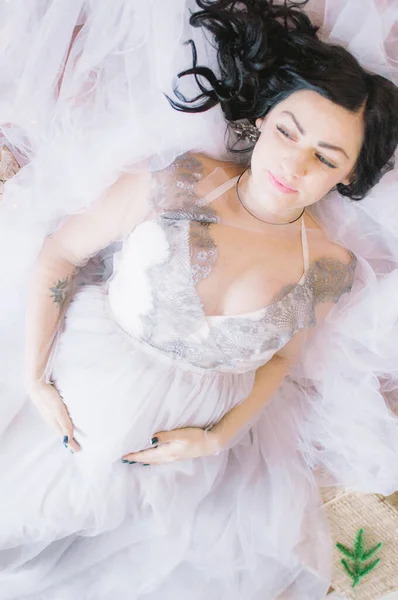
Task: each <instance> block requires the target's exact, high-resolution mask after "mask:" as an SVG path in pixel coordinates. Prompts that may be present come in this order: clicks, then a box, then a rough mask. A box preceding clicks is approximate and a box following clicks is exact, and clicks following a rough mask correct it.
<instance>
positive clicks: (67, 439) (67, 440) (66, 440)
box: [62, 435, 69, 444]
mask: <svg viewBox="0 0 398 600" xmlns="http://www.w3.org/2000/svg"><path fill="white" fill-rule="evenodd" d="M62 441H63V442H64V444H67V443H68V442H69V438H68V436H67V435H64V439H63V440H62Z"/></svg>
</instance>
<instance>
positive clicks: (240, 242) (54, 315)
mask: <svg viewBox="0 0 398 600" xmlns="http://www.w3.org/2000/svg"><path fill="white" fill-rule="evenodd" d="M197 4H198V6H197V8H198V9H199V10H198V11H197V12H196V13H195V14H194V15H193V16H192V19H191V25H192V26H193V27H198V26H200V27H204V28H205V29H207V30H208V31H209V32H211V34H212V36H213V38H212V40H213V43H214V44H215V45H216V47H217V50H218V54H217V58H218V64H217V65H215V66H214V67H213V69H210V68H209V67H202V66H198V65H197V62H196V56H195V52H194V66H193V68H192V69H189V70H186V71H184V73H182V74H181V77H182V79H183V78H184V75H192V74H193V75H194V76H195V78H196V81H197V84H198V85H199V87H200V94H199V96H198V97H196V98H195V100H194V101H193V102H191V103H190V102H189V101H188V100H187V99H186V97H184V96H182V93H181V92H179V100H178V102H177V101H174V100H171V102H172V103H173V105H174V107H175V108H179V109H181V110H188V111H189V110H190V108H191V109H192V112H195V111H203V110H207V109H210V108H211V107H213V106H215V105H216V104H218V103H220V104H221V107H222V110H223V112H224V114H225V117H226V119H227V121H228V122H229V129H230V134H231V137H230V141H229V146H230V147H231V149H233V150H235V151H236V150H244V151H246V154H244V156H245V157H246V158H245V159H244V160H243V161H242V160H240V161H234V160H233V159H234V157H235V156H236V153H235V154H234V153H233V152H231V153H230V155H229V157H228V158H229V160H224V159H220V158H214V157H210V156H208V155H206V154H203V153H199V152H197V151H191V152H186V153H184V154H182V155H179V156H178V157H177V158H176V159H175V160H174V161H173V162H172V163H171V164H170V165H169V166H167V167H166V168H161V169H158V168H156V164H154V162H153V161H152V160H151V158H150V157H148V158H146V159H145V160H143V161H142V162H141V163H140V164H139V165H138V166H137V167H136V168H135V172H134V173H124V174H123V175H122V176H120V177H119V178H118V179H117V180H116V181H115V182H114V183H113V184H112V185H111V186H110V187H109V189H108V190H107V191H106V192H105V193H104V194H103V195H102V196H101V198H100V199H99V200H97V201H96V202H94V203H93V204H92V206H91V207H90V208H89V210H87V211H84V212H80V213H79V214H73V215H70V216H68V217H67V218H65V219H63V220H62V221H61V222H60V224H59V226H58V227H57V228H55V229H54V231H53V232H52V233H51V234H50V235H47V237H46V239H45V240H44V243H43V244H42V247H41V249H40V252H39V254H38V256H37V259H36V260H35V264H34V268H33V270H32V272H31V273H30V284H29V293H28V302H27V314H26V371H25V382H24V383H25V385H26V387H27V391H28V394H29V397H30V400H31V402H29V403H26V404H25V405H24V406H23V407H22V408H21V410H19V411H18V413H17V414H16V416H15V418H14V420H13V421H12V422H11V423H10V425H9V427H8V428H7V429H6V431H5V432H4V435H3V436H2V440H1V441H2V449H3V455H2V456H1V458H0V469H1V481H2V487H1V491H0V507H1V515H2V520H1V526H0V537H1V540H0V547H1V549H2V550H1V555H0V556H1V566H2V570H1V574H0V582H1V586H0V598H4V599H6V598H19V599H21V598H30V599H33V598H35V599H39V598H68V599H69V598H76V597H79V598H87V599H89V598H95V599H96V600H99V599H105V598H118V600H119V599H124V598H126V599H127V598H129V599H131V598H134V599H141V598H148V599H149V598H151V599H155V598H156V599H158V598H170V599H171V598H173V600H175V599H179V598H181V599H182V598H183V597H184V598H186V597H189V598H190V599H198V600H202V599H204V598H206V599H213V598H214V599H220V598H222V599H224V598H225V599H227V598H228V599H236V600H241V599H242V598H245V600H246V599H250V600H257V599H260V598H261V599H264V598H267V599H270V600H271V599H277V598H279V599H293V598H294V599H298V598H303V599H304V598H305V599H313V600H315V599H320V598H323V597H325V595H326V593H327V590H328V586H329V578H330V541H329V538H328V534H327V526H326V523H325V517H324V515H323V512H322V511H321V508H320V500H319V494H318V491H317V481H316V477H315V475H316V474H315V472H314V470H313V469H312V467H314V462H316V463H317V465H316V466H319V465H321V466H323V467H327V468H328V469H329V471H330V473H331V474H332V475H334V476H335V478H336V479H338V478H339V475H341V474H343V475H344V473H345V472H346V471H344V469H345V467H344V466H341V464H340V463H341V462H342V461H343V460H345V461H346V462H348V463H349V462H350V460H353V461H355V460H357V457H358V452H356V453H353V454H352V456H344V457H343V458H342V457H341V455H339V453H338V452H339V448H337V449H336V448H335V447H333V443H334V442H335V441H336V439H337V441H338V442H340V441H341V440H340V437H339V434H340V436H341V431H339V428H340V427H342V428H344V423H343V422H340V421H339V419H340V418H341V415H340V414H339V405H338V403H337V401H336V404H335V405H333V406H331V405H329V406H328V404H327V403H322V402H320V404H319V406H318V407H317V406H316V404H314V403H312V402H311V399H312V398H314V397H316V396H315V394H314V392H313V390H314V389H316V388H317V386H320V387H321V386H322V380H327V373H326V374H325V375H323V374H324V371H325V370H326V371H330V372H333V373H335V372H336V366H333V365H328V364H327V356H328V351H329V348H328V347H327V343H326V347H325V340H326V341H327V340H328V337H327V333H325V334H323V333H322V332H323V331H324V329H323V328H322V330H321V335H319V328H320V326H321V325H322V324H323V323H324V320H325V317H326V315H328V313H329V311H330V310H331V308H332V307H333V306H334V305H335V304H336V303H337V302H339V306H340V307H342V306H344V307H345V308H346V312H347V315H348V317H347V318H348V319H353V320H355V318H356V317H357V315H356V314H353V313H351V312H350V294H349V292H350V291H351V290H352V288H353V285H357V284H356V283H355V281H356V279H355V278H356V271H357V273H358V272H359V273H360V275H361V273H362V270H363V268H364V267H363V265H359V267H358V259H357V257H356V256H355V254H354V253H353V252H352V251H350V250H348V249H346V248H345V247H344V246H343V245H341V244H339V243H336V242H334V241H332V240H331V239H329V237H328V236H327V234H326V233H325V232H324V230H323V229H322V227H321V226H320V225H319V223H318V221H317V219H316V217H314V215H313V209H314V208H315V207H316V205H317V204H318V203H319V202H320V201H321V199H323V198H325V197H326V199H327V196H328V194H329V193H330V192H331V190H333V189H335V188H337V189H338V191H339V192H340V194H341V195H343V196H346V197H347V198H349V199H351V200H360V199H362V198H364V196H365V195H366V194H367V193H368V192H369V191H370V190H371V188H372V187H373V186H374V185H375V184H376V183H377V182H378V181H379V179H380V177H381V176H382V174H383V173H384V172H386V171H388V170H390V169H391V168H392V164H393V154H394V151H395V149H396V147H397V143H398V126H397V122H396V114H397V108H398V90H397V88H396V87H395V86H394V85H393V84H392V83H391V82H390V81H388V80H387V79H385V78H383V77H381V76H378V75H374V74H370V73H368V72H366V71H364V70H363V68H362V67H361V66H360V65H359V64H358V62H357V61H356V60H355V59H354V58H353V57H352V56H351V55H350V54H349V53H348V52H346V51H345V50H343V49H342V48H341V47H338V46H332V45H328V44H325V43H323V42H321V41H320V40H319V39H318V38H317V34H316V29H315V28H314V27H313V26H312V25H311V22H310V21H309V19H308V18H307V17H306V16H305V14H304V13H303V12H302V9H300V8H295V7H291V6H290V7H286V6H284V7H278V6H273V4H272V3H270V2H265V1H260V0H256V1H249V0H247V2H240V3H239V4H238V5H236V6H235V3H234V2H226V1H224V0H220V1H218V2H207V1H204V0H201V1H199V0H198V2H197ZM94 14H95V13H94ZM82 31H84V28H83V30H82ZM215 73H216V74H215ZM189 118H192V119H194V118H195V117H194V116H189ZM186 122H187V121H186ZM159 133H161V132H159ZM193 147H194V146H193ZM120 242H121V245H120ZM114 243H119V247H118V251H117V252H116V253H115V255H114V260H113V270H112V274H111V276H110V277H108V274H107V273H106V272H105V273H101V274H100V275H101V277H102V280H103V281H102V283H101V282H100V283H99V285H98V275H99V274H98V273H97V272H96V271H95V269H96V268H97V263H96V262H95V257H96V256H98V253H100V252H102V251H104V249H105V248H108V247H109V246H110V245H111V244H114ZM357 267H358V269H357ZM94 283H96V285H94ZM340 314H341V313H340ZM361 314H363V312H362V313H361ZM369 318H371V317H369ZM331 320H333V319H329V320H328V323H329V322H330V321H331ZM327 327H330V325H327ZM327 327H326V328H325V329H326V331H327ZM314 334H315V335H314ZM319 338H322V340H323V342H322V344H321V345H322V347H323V355H322V357H321V360H320V357H319V356H317V351H318V349H319V347H320V345H319V344H320V342H319ZM329 339H330V340H331V341H332V342H333V344H336V338H334V337H333V336H329ZM343 349H344V346H343ZM333 350H334V352H333ZM337 350H338V351H340V350H341V347H339V348H338V349H337ZM330 351H331V353H332V354H331V355H332V356H333V358H335V357H336V355H338V354H339V352H337V353H336V349H335V348H330ZM346 352H347V354H346V356H350V354H349V353H350V347H349V345H347V347H346ZM337 360H338V359H337ZM353 372H355V371H353ZM308 373H311V374H312V375H313V374H314V373H315V374H316V376H315V377H311V381H307V382H305V381H304V379H303V378H304V377H306V376H307V375H308ZM317 379H319V380H321V383H319V382H318V381H317ZM360 384H361V382H359V381H357V382H356V385H358V386H359V385H360ZM303 389H304V390H305V393H304V394H303ZM12 390H16V391H18V384H17V382H15V384H14V388H13V387H12V386H11V385H10V387H9V388H6V390H5V391H6V393H10V392H11V391H12ZM337 390H338V391H341V390H340V389H339V388H337ZM351 390H352V388H350V387H348V388H347V390H346V391H345V394H346V395H345V397H344V400H345V401H346V404H347V418H348V419H351V420H350V427H351V431H352V433H353V434H355V432H356V431H358V430H360V431H365V432H366V431H367V429H370V427H371V425H372V424H371V423H370V422H369V421H368V420H367V419H369V418H370V417H371V416H372V415H371V414H370V413H368V414H367V415H365V417H362V416H361V415H360V414H359V416H358V417H357V419H356V420H355V419H353V418H352V415H351V414H350V411H351V410H352V406H351V405H350V404H349V402H348V397H347V394H349V393H351ZM379 409H380V414H381V418H382V419H383V426H384V433H385V437H384V439H383V440H381V441H379V442H378V441H377V437H378V435H379V433H380V429H378V430H377V435H376V436H373V437H372V432H369V433H368V437H367V438H366V439H367V441H368V442H370V443H372V444H373V442H375V443H374V445H373V446H372V448H371V450H370V452H374V453H375V452H377V451H378V450H379V449H381V450H382V452H381V453H380V456H379V458H377V457H376V458H375V462H374V463H373V464H367V465H366V468H369V472H370V471H371V470H373V467H374V465H376V466H377V465H378V467H379V469H381V468H384V469H385V470H384V473H383V474H382V475H380V477H378V476H375V477H374V478H373V479H371V477H368V479H367V483H369V482H372V483H374V482H377V483H376V484H375V485H378V486H379V488H382V489H387V488H391V487H393V486H394V478H395V476H396V460H395V458H396V457H395V456H394V457H390V456H389V453H390V454H391V455H394V453H395V451H396V442H395V441H394V438H393V436H394V434H395V431H396V430H395V429H394V428H395V422H394V420H393V419H392V416H391V415H390V413H388V411H387V410H386V409H385V407H384V408H383V407H382V406H379ZM360 411H361V408H360V406H358V405H357V412H359V413H360ZM361 419H364V421H363V422H362V420H361ZM336 420H337V423H336V422H335V421H336ZM343 420H344V418H343V419H342V421H343ZM329 427H330V428H329ZM361 427H362V429H361ZM336 432H337V438H335V439H334V440H332V441H330V440H329V439H328V434H329V435H330V436H333V435H334V434H335V433H336ZM61 442H63V445H64V446H65V448H64V447H63V445H62V443H61ZM394 444H395V445H394ZM348 447H349V446H348V445H347V446H344V448H343V451H344V452H345V451H346V449H347V448H348ZM68 450H70V452H68ZM366 452H367V450H366V449H364V450H363V453H364V455H365V456H364V460H365V458H366V459H367V454H366ZM386 457H387V458H388V460H387V461H385V462H384V459H385V458H386ZM379 459H382V460H383V463H381V462H379V463H378V460H379ZM10 465H11V466H10ZM354 470H355V467H354ZM358 472H361V474H362V473H364V472H365V469H363V470H362V471H361V470H360V469H359V471H358ZM341 479H343V480H344V476H343V477H341ZM367 483H366V484H365V486H363V487H366V485H367ZM359 487H360V486H359Z"/></svg>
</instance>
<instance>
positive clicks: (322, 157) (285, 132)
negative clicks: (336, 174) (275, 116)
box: [276, 125, 337, 169]
mask: <svg viewBox="0 0 398 600" xmlns="http://www.w3.org/2000/svg"><path fill="white" fill-rule="evenodd" d="M276 128H277V130H278V131H279V132H280V133H281V134H282V135H283V136H284V137H286V138H288V139H289V140H293V141H294V137H293V136H292V135H290V133H289V132H288V131H286V129H283V127H281V126H280V125H277V126H276ZM316 157H317V159H318V160H319V161H320V162H321V163H322V164H324V165H326V166H327V167H329V169H336V168H337V167H336V165H334V164H332V163H331V162H329V161H328V160H327V159H326V158H325V157H324V156H322V154H317V155H316Z"/></svg>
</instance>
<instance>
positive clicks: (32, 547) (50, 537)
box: [0, 286, 330, 600]
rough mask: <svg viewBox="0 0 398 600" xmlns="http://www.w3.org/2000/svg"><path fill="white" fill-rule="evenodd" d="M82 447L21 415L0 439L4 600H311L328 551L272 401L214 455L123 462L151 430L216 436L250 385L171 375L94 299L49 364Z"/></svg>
mask: <svg viewBox="0 0 398 600" xmlns="http://www.w3.org/2000/svg"><path fill="white" fill-rule="evenodd" d="M53 376H54V378H55V380H56V382H57V386H58V387H59V389H60V391H61V393H62V395H63V397H64V400H65V402H66V404H67V406H68V409H69V411H70V414H71V417H72V419H73V421H74V423H75V426H76V439H77V440H78V441H79V442H80V444H81V446H82V449H83V450H82V451H81V452H80V453H77V454H74V455H72V454H71V453H70V452H69V451H68V450H66V449H65V448H64V447H63V445H62V443H61V441H60V440H58V439H56V437H55V435H54V434H53V433H52V432H51V431H50V430H48V429H47V426H46V425H44V424H43V423H42V422H41V419H40V417H39V416H38V415H37V414H36V413H35V411H34V409H33V408H32V407H31V405H30V404H26V405H25V407H24V408H23V410H21V412H20V413H19V415H18V417H17V419H16V420H15V422H14V423H13V424H12V426H11V427H10V428H9V430H8V431H7V432H6V434H5V435H4V438H3V444H2V450H3V451H2V454H1V457H0V472H1V474H2V481H1V484H2V485H1V492H0V505H1V507H2V511H1V514H0V548H1V552H0V598H1V600H11V599H13V600H17V599H18V600H22V599H31V600H33V599H34V600H39V599H40V600H44V599H48V600H55V598H56V599H57V600H61V599H68V600H72V598H73V599H75V598H79V600H86V599H87V600H88V599H93V600H94V599H95V600H102V599H103V600H105V599H106V600H108V599H110V598H117V599H118V600H124V599H126V600H127V599H128V600H135V599H137V600H138V599H141V598H148V599H153V600H155V599H156V600H158V599H159V598H168V599H170V600H171V599H173V600H179V599H181V600H182V599H184V600H185V599H186V598H187V597H189V598H190V600H191V599H192V600H196V599H197V600H203V599H204V598H206V599H212V600H213V599H214V600H223V599H225V600H227V599H228V600H242V598H245V600H260V599H261V600H264V599H265V598H267V599H269V600H271V599H273V598H289V599H292V600H293V599H295V600H297V599H298V598H306V599H308V600H310V599H313V600H318V599H320V598H323V597H324V596H325V594H326V592H327V589H328V580H329V550H330V547H329V540H328V535H327V525H326V523H325V517H324V514H323V511H322V508H321V503H320V499H319V495H318V491H317V486H316V484H315V481H314V479H313V476H312V474H311V472H310V471H309V469H308V467H306V466H305V464H304V461H303V460H302V458H300V454H299V452H298V440H297V435H298V430H299V428H298V425H299V421H300V419H302V418H303V414H300V410H299V408H298V406H297V407H296V408H294V403H293V402H290V401H289V400H288V398H287V397H284V395H283V393H281V394H280V396H279V398H278V401H277V402H272V403H271V404H270V405H269V406H268V407H267V408H266V410H265V411H264V414H263V415H262V417H261V418H260V420H259V421H258V422H257V423H256V425H254V426H253V427H251V428H250V429H248V430H246V431H243V432H242V435H241V437H240V440H239V441H238V443H236V444H235V445H234V446H233V448H230V449H228V450H225V451H223V452H221V453H220V454H217V455H213V456H208V457H204V458H198V459H195V460H188V461H184V462H176V463H171V464H166V465H158V466H149V467H147V466H146V467H144V466H142V465H139V464H136V465H129V464H123V463H122V462H121V458H122V456H123V454H125V453H127V452H129V451H138V450H141V449H144V448H149V447H150V439H151V436H153V435H154V434H155V433H156V432H157V431H163V430H169V429H175V428H179V427H184V426H188V425H190V426H200V427H205V426H207V425H209V424H211V423H215V422H217V421H218V420H219V419H220V418H221V417H222V416H223V415H224V414H225V413H226V412H227V411H228V410H230V409H231V408H232V407H233V406H235V405H236V404H238V403H239V402H241V401H242V400H244V398H245V397H246V396H247V395H248V393H249V392H250V389H251V387H252V385H253V373H252V372H248V373H244V374H239V375H238V374H233V373H221V372H217V371H209V372H206V371H202V370H200V369H195V368H194V367H191V366H190V365H187V364H185V365H184V364H177V363H176V362H174V361H173V360H172V359H169V358H168V357H167V356H166V357H165V356H163V355H160V353H158V351H156V350H153V349H152V348H149V347H148V346H147V345H145V344H142V343H140V342H138V341H137V340H134V339H132V338H131V337H130V336H129V335H128V334H126V333H125V332H124V331H123V330H121V329H120V327H119V326H118V324H117V323H116V322H115V321H114V319H113V318H112V315H111V313H110V310H109V308H108V303H107V293H106V289H105V288H103V287H98V286H87V287H86V288H84V289H82V290H80V291H79V293H78V294H77V296H76V298H75V300H74V302H73V303H72V305H71V307H70V309H69V311H68V315H67V319H66V324H65V329H64V332H63V333H62V335H61V336H60V339H59V344H58V348H57V352H56V355H55V357H54V363H53Z"/></svg>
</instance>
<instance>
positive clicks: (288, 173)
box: [281, 152, 308, 182]
mask: <svg viewBox="0 0 398 600" xmlns="http://www.w3.org/2000/svg"><path fill="white" fill-rule="evenodd" d="M281 168H282V172H283V176H284V177H286V180H287V181H292V182H293V181H294V179H295V178H299V177H303V176H304V175H306V174H307V172H308V157H307V156H306V154H305V152H292V153H290V154H289V155H288V156H285V157H284V158H283V159H282V160H281Z"/></svg>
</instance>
